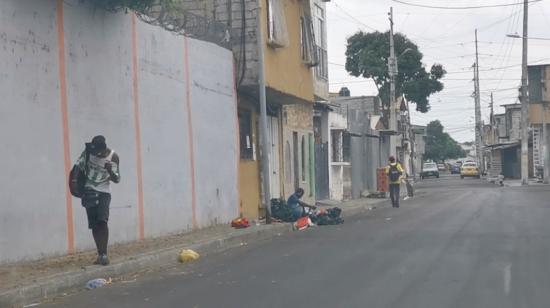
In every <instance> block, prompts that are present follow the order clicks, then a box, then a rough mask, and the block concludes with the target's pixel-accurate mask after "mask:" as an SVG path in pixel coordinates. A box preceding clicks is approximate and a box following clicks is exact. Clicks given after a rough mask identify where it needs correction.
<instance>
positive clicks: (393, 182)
mask: <svg viewBox="0 0 550 308" xmlns="http://www.w3.org/2000/svg"><path fill="white" fill-rule="evenodd" d="M396 164H397V170H399V172H401V176H400V177H399V179H398V180H397V181H391V180H389V182H390V184H400V183H401V177H403V173H405V172H404V171H403V167H401V164H400V163H393V164H389V165H388V166H386V175H388V176H389V175H390V166H395V165H396Z"/></svg>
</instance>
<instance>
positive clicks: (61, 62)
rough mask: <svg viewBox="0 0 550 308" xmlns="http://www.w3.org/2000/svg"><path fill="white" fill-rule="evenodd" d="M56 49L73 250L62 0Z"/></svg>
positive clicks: (70, 235) (60, 0)
mask: <svg viewBox="0 0 550 308" xmlns="http://www.w3.org/2000/svg"><path fill="white" fill-rule="evenodd" d="M56 20H57V50H58V53H57V55H58V62H59V63H58V66H59V92H60V93H59V94H60V97H61V121H62V128H63V160H64V167H65V179H66V180H65V183H66V184H65V207H66V219H67V221H66V224H67V252H68V253H69V254H71V253H73V252H74V222H73V198H72V196H71V193H70V191H69V187H68V185H69V184H68V178H69V173H70V171H71V157H70V156H71V150H70V135H69V107H68V101H67V73H66V72H67V71H66V67H65V29H64V20H63V0H57V1H56Z"/></svg>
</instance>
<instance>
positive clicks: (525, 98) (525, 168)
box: [521, 0, 546, 185]
mask: <svg viewBox="0 0 550 308" xmlns="http://www.w3.org/2000/svg"><path fill="white" fill-rule="evenodd" d="M528 2H529V1H528V0H523V52H522V61H521V68H522V69H521V184H522V185H529V143H528V142H529V130H528V129H529V93H528V91H527V37H528V35H529V33H528V29H527V28H528V24H529V22H528V20H529V19H528V18H529V17H528V16H529V5H528ZM544 137H545V138H546V136H544Z"/></svg>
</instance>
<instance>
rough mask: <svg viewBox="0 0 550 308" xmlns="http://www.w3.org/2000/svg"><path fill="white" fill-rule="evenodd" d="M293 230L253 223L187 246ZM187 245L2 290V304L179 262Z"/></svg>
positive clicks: (228, 243) (215, 246)
mask: <svg viewBox="0 0 550 308" xmlns="http://www.w3.org/2000/svg"><path fill="white" fill-rule="evenodd" d="M291 231H292V224H277V225H270V226H265V225H264V226H260V227H257V226H252V227H250V228H247V229H243V230H239V232H235V233H232V234H229V235H226V234H225V235H222V236H219V237H217V238H214V239H209V240H207V241H204V242H200V243H196V244H192V245H189V246H186V247H185V248H190V249H193V250H196V251H198V252H199V253H200V254H201V255H203V256H204V255H208V254H211V253H216V252H220V251H225V250H227V249H230V248H234V247H239V246H242V245H243V243H254V242H260V241H263V240H269V239H272V238H274V237H277V236H280V235H282V234H286V233H289V232H291ZM182 248H184V247H182V246H177V247H171V248H167V249H163V250H160V251H154V252H150V253H146V254H141V255H138V256H134V257H131V258H128V259H126V260H123V261H120V262H117V263H113V264H111V265H109V266H105V267H100V266H88V267H85V268H84V269H82V270H81V271H77V272H69V273H59V274H56V275H53V276H49V277H47V278H43V279H40V281H37V282H35V283H33V284H31V285H27V286H23V287H20V288H18V289H10V290H7V291H4V292H2V293H0V307H23V306H24V305H29V304H31V303H34V302H39V301H42V300H47V299H52V298H54V297H56V296H58V295H60V294H62V293H63V292H68V291H69V290H73V289H75V288H78V287H80V286H84V284H85V283H86V282H87V281H89V280H91V279H95V278H103V277H116V276H121V275H125V274H130V273H134V272H137V271H140V270H143V269H148V268H153V267H157V266H163V265H167V264H170V263H175V262H176V257H177V254H178V252H179V251H180V250H181V249H182Z"/></svg>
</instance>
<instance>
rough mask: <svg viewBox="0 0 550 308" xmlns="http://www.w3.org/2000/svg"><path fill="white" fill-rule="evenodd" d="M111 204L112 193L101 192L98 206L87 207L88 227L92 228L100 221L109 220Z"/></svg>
mask: <svg viewBox="0 0 550 308" xmlns="http://www.w3.org/2000/svg"><path fill="white" fill-rule="evenodd" d="M110 204H111V194H107V193H99V202H98V204H97V205H96V206H92V207H87V208H86V214H87V215H88V228H90V229H92V228H93V227H95V226H96V225H97V224H98V223H100V222H105V223H107V222H108V221H109V205H110Z"/></svg>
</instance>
